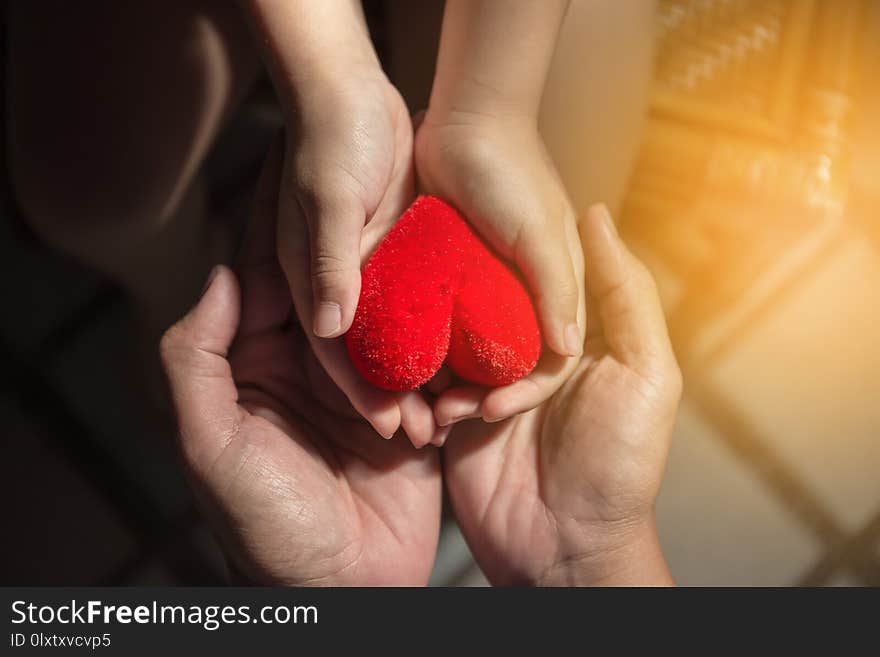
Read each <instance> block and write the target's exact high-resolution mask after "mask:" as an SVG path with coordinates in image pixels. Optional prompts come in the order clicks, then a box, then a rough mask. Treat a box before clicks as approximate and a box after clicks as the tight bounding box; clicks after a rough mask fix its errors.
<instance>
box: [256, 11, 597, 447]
mask: <svg viewBox="0 0 880 657" xmlns="http://www.w3.org/2000/svg"><path fill="white" fill-rule="evenodd" d="M244 4H245V7H246V9H247V10H248V14H249V15H250V16H251V23H252V25H253V26H254V29H255V32H256V34H257V35H258V36H259V37H260V38H259V39H258V41H259V43H260V44H261V45H262V50H263V55H264V60H265V61H266V63H267V66H268V68H269V71H270V73H271V75H272V78H273V82H274V86H275V88H276V90H277V92H278V96H279V98H280V100H281V104H282V108H283V110H284V113H285V116H286V123H287V144H286V155H285V167H284V168H285V172H284V175H283V178H282V193H281V198H280V202H279V208H280V221H279V239H278V250H279V257H280V260H281V263H282V268H283V270H284V272H285V274H286V277H287V280H288V283H289V285H290V289H291V293H292V296H293V300H294V306H295V307H296V310H297V313H298V315H299V317H300V320H301V322H302V324H303V326H307V327H309V328H310V329H311V330H310V331H309V333H310V335H309V340H310V342H311V345H312V348H313V349H314V351H315V354H316V355H317V357H318V359H319V361H320V362H321V363H322V365H323V366H324V367H325V369H326V370H327V372H328V373H329V374H330V376H331V378H332V379H333V380H334V381H335V382H336V384H337V385H338V386H339V387H340V388H341V389H342V390H343V391H344V392H345V393H346V395H347V396H348V398H349V399H350V401H351V402H352V404H353V405H354V407H355V408H356V409H357V410H358V411H359V412H361V413H362V414H363V415H364V417H365V418H366V419H367V420H368V421H369V422H370V423H371V424H372V425H373V426H374V427H375V428H376V430H377V431H378V432H379V433H380V434H382V435H383V436H386V437H387V436H389V435H391V434H392V433H393V432H394V431H395V430H396V429H397V427H398V426H399V425H400V424H401V423H404V424H409V425H418V426H423V423H422V422H421V421H414V420H412V419H409V418H404V417H403V416H404V415H405V414H408V413H411V412H412V413H416V414H418V415H419V416H424V415H425V414H426V409H427V410H428V411H430V410H431V409H430V407H429V406H428V403H429V402H428V401H427V400H426V398H425V397H424V396H422V395H420V394H418V393H408V394H406V395H400V394H397V395H395V394H392V393H388V392H386V391H380V390H377V389H375V388H373V387H371V386H367V385H365V383H364V381H363V380H362V379H361V378H360V376H359V375H358V373H357V372H356V371H355V370H354V368H353V367H352V366H351V364H350V362H349V361H348V359H347V358H346V355H345V350H344V347H343V345H342V342H341V341H340V340H338V339H336V338H338V337H339V336H341V335H342V334H343V333H345V331H347V330H348V328H349V327H350V325H351V321H352V319H353V317H354V312H355V308H356V305H357V299H358V295H359V291H360V267H361V265H362V264H363V261H364V259H365V258H366V256H367V255H368V254H369V253H370V252H371V251H372V249H373V248H374V247H375V245H376V242H377V240H375V239H368V237H370V235H368V233H370V234H371V235H372V236H373V237H381V235H383V234H384V233H385V232H387V230H389V229H390V227H391V225H393V222H394V221H395V220H396V218H397V217H398V216H399V215H400V214H401V212H402V211H403V210H404V209H405V207H406V206H407V205H408V204H409V202H410V201H411V200H412V198H413V197H414V194H415V187H414V178H413V173H414V172H413V160H412V152H413V134H412V127H411V124H410V121H409V118H408V116H407V113H406V109H405V106H404V104H403V100H402V99H401V97H400V95H399V94H398V93H397V91H396V90H395V89H394V88H393V87H392V86H391V85H390V83H389V82H388V80H387V78H386V77H385V75H384V73H383V72H382V71H381V68H380V66H379V62H378V59H377V57H376V55H375V53H374V51H373V49H372V45H371V44H370V41H369V35H368V34H367V32H366V28H365V22H364V19H363V15H362V12H361V9H360V5H359V3H357V2H354V1H353V0H330V1H328V2H324V3H308V2H301V1H300V2H297V1H296V0H294V1H289V0H247V1H246V2H244ZM567 6H568V2H567V0H566V1H563V0H553V1H552V2H548V3H540V5H539V4H536V3H529V2H513V3H510V2H499V1H497V0H477V1H474V2H458V1H452V2H449V3H448V4H447V9H446V14H445V16H444V20H443V29H442V37H441V44H440V53H439V57H438V65H437V74H436V77H435V80H434V91H433V93H432V97H431V102H430V105H429V107H428V110H427V114H426V115H425V121H424V123H423V126H422V128H420V130H419V140H418V142H417V143H416V148H415V157H416V160H417V162H416V164H417V166H418V170H419V171H418V172H419V177H420V179H421V190H422V191H428V192H433V193H436V194H438V195H440V196H441V197H443V198H444V199H445V200H447V201H449V202H451V203H452V204H453V205H455V206H457V207H458V208H459V209H460V210H461V211H462V212H463V213H464V214H465V216H467V217H468V219H469V220H470V221H471V223H472V224H473V225H474V227H475V228H476V229H477V231H478V232H479V233H480V234H481V236H482V237H483V238H484V239H486V240H487V241H488V242H489V243H490V244H492V245H493V246H494V247H495V248H496V249H497V250H498V251H499V252H500V253H501V255H502V256H503V257H506V258H508V259H509V260H511V261H512V262H513V263H514V264H515V265H517V266H518V267H519V268H520V269H521V271H522V272H523V273H524V274H525V276H526V279H527V281H528V282H529V285H530V289H531V291H532V293H533V296H534V298H535V300H536V306H537V311H538V315H539V320H540V322H541V327H542V334H543V338H544V340H545V343H546V344H547V347H548V349H546V350H545V352H546V356H545V358H544V359H543V360H542V362H541V363H540V364H539V366H538V368H537V370H536V371H535V372H534V373H533V374H532V375H531V376H530V377H528V378H527V380H525V381H523V382H520V383H519V384H518V385H514V386H513V387H511V388H509V389H505V394H504V395H503V396H501V395H493V394H492V393H489V394H488V395H487V391H486V390H485V389H475V388H464V389H462V388H460V387H456V388H454V389H453V390H452V391H451V396H442V395H441V397H440V398H439V400H438V401H437V407H436V409H434V410H435V411H436V413H435V418H436V419H437V423H435V426H434V427H433V428H432V430H431V432H430V433H425V434H419V435H415V436H410V437H411V439H412V440H413V443H414V444H419V445H421V444H425V443H427V442H433V443H435V444H440V443H441V442H442V439H441V437H440V436H441V435H442V433H443V431H442V427H441V426H440V425H441V424H442V423H443V422H444V421H445V420H447V419H449V418H450V416H451V414H452V413H453V412H455V413H458V414H460V405H461V402H462V399H461V396H462V395H463V394H467V395H469V396H468V397H467V403H483V399H482V398H483V397H484V396H485V397H486V399H485V408H484V412H485V414H486V415H487V417H491V418H493V419H494V418H498V417H509V416H511V415H514V414H516V413H519V412H522V411H525V410H528V409H530V408H534V407H535V406H536V405H538V404H539V403H540V402H541V401H543V400H544V399H546V398H548V397H549V396H550V395H551V394H552V393H553V391H554V390H555V389H557V388H558V387H559V386H560V385H561V384H562V381H563V380H564V379H565V377H566V376H567V374H568V373H570V371H571V370H572V369H573V367H574V365H575V363H576V361H577V356H578V355H579V354H580V348H581V342H582V338H583V325H584V312H583V289H582V285H581V284H580V281H581V280H582V276H581V275H580V273H581V263H580V252H579V249H578V248H577V246H576V243H577V235H576V230H575V228H574V214H573V211H572V209H571V205H570V203H569V202H568V200H567V198H566V195H565V191H564V189H563V188H562V184H561V183H560V182H559V179H558V177H557V175H556V173H555V171H554V170H553V166H552V164H551V162H550V159H549V157H548V156H547V155H546V153H545V152H544V150H543V147H542V145H541V141H540V137H539V136H538V134H537V113H538V109H539V106H540V100H541V92H542V90H543V85H544V79H545V77H546V75H547V69H548V67H549V63H550V59H551V57H552V54H553V50H554V44H555V40H556V36H557V34H558V32H559V28H560V25H561V23H562V19H563V17H564V15H565V11H566V9H567ZM511 39H514V40H515V41H516V42H517V44H518V47H517V48H516V49H515V56H514V55H513V54H512V53H511V49H510V48H509V44H510V42H511V41H510V40H511ZM487 88H488V89H490V90H491V91H490V92H486V91H485V90H486V89H487ZM472 119H479V120H472ZM483 119H486V120H483ZM464 124H466V125H464ZM489 172H492V175H488V174H489ZM424 426H427V425H424Z"/></svg>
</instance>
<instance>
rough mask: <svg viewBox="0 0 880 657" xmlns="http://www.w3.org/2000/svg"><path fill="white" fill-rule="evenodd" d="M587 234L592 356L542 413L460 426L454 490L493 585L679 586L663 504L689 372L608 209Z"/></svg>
mask: <svg viewBox="0 0 880 657" xmlns="http://www.w3.org/2000/svg"><path fill="white" fill-rule="evenodd" d="M580 235H581V244H582V245H583V249H584V259H585V261H586V269H587V273H586V281H587V306H588V315H587V317H588V320H589V321H588V325H587V338H586V342H585V345H584V354H583V357H582V358H581V360H580V363H579V364H578V366H577V368H576V370H575V372H574V373H573V375H572V376H571V377H570V378H569V379H568V380H567V381H566V383H565V384H564V385H563V386H562V387H561V388H560V390H559V391H558V392H557V393H556V394H555V395H553V397H552V398H551V399H550V400H549V401H548V402H546V403H545V404H543V405H541V406H540V407H539V408H537V409H535V410H533V411H530V412H528V413H525V414H522V415H519V416H517V417H515V418H512V419H509V420H506V421H504V422H500V423H497V424H486V423H484V422H482V421H480V420H475V421H469V422H463V423H460V424H458V425H456V427H455V429H454V430H453V432H452V434H451V435H450V437H449V441H448V442H447V444H446V446H445V447H444V450H443V459H444V477H445V479H446V484H447V488H448V491H449V498H450V500H451V503H452V507H453V510H454V512H455V515H456V518H457V519H458V522H459V524H460V526H461V529H462V532H463V533H464V536H465V538H466V539H467V541H468V544H469V545H470V547H471V549H472V551H473V553H474V555H475V557H476V559H477V561H478V562H479V564H480V565H481V566H482V568H483V570H484V572H485V573H486V574H487V576H488V577H489V579H490V580H491V581H492V582H493V583H506V584H510V583H523V582H525V583H537V584H581V585H583V584H605V585H610V584H626V585H645V584H671V583H672V579H671V576H670V575H669V571H668V569H667V567H666V563H665V561H664V559H663V556H662V552H661V551H660V547H659V543H658V540H657V535H656V530H655V526H654V512H653V508H654V501H655V498H656V496H657V493H658V490H659V487H660V482H661V479H662V476H663V469H664V466H665V462H666V456H667V452H668V449H669V442H670V435H671V431H672V426H673V422H674V419H675V414H676V409H677V406H678V401H679V398H680V395H681V375H680V372H679V369H678V366H677V364H676V361H675V357H674V355H673V352H672V348H671V346H670V343H669V338H668V336H667V332H666V326H665V322H664V317H663V312H662V310H661V307H660V302H659V299H658V296H657V292H656V288H655V286H654V283H653V280H652V279H651V276H650V275H649V274H648V272H647V270H646V269H645V268H644V267H643V266H642V265H641V264H640V263H639V262H638V261H637V260H636V259H635V258H634V257H633V256H632V255H631V254H630V253H629V251H628V250H627V249H626V247H625V246H624V244H623V243H622V242H621V240H620V238H619V237H618V236H617V233H616V231H615V229H614V224H613V222H612V221H611V218H610V217H609V216H608V213H607V211H606V210H605V209H604V208H603V207H601V206H597V207H594V208H592V209H591V210H590V212H588V213H587V215H586V217H585V218H584V219H583V220H582V221H581V225H580Z"/></svg>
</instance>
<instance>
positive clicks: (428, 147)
mask: <svg viewBox="0 0 880 657" xmlns="http://www.w3.org/2000/svg"><path fill="white" fill-rule="evenodd" d="M568 4H569V3H568V1H567V0H552V1H551V2H543V3H528V2H504V1H502V0H480V1H478V2H468V1H466V0H464V1H462V0H450V2H447V4H446V9H445V14H444V19H443V31H442V34H441V39H440V52H439V56H438V60H437V73H436V76H435V79H434V87H433V89H432V92H431V100H430V103H429V105H428V110H427V112H426V114H425V118H424V121H423V122H422V123H421V125H420V127H419V129H418V131H417V133H416V143H415V149H416V150H415V153H416V169H417V171H418V176H419V184H420V186H421V187H422V189H424V190H425V191H428V192H430V193H433V194H436V195H438V196H440V197H442V198H444V199H446V200H447V201H449V202H450V203H452V204H453V205H455V206H457V207H458V208H459V210H461V212H462V213H463V214H464V216H466V217H467V218H468V221H470V222H471V223H472V224H473V226H474V227H475V228H476V230H477V231H478V232H479V233H480V234H481V235H482V236H483V237H484V238H485V239H486V240H487V241H488V242H489V243H490V244H491V245H492V246H493V247H494V248H495V249H496V250H497V251H498V252H499V253H500V255H501V256H502V257H504V258H506V259H507V260H508V261H510V262H512V263H513V264H514V265H516V266H517V268H518V269H519V270H520V271H521V272H522V273H523V275H524V277H525V279H526V281H527V283H528V285H529V288H530V290H531V292H532V297H533V299H534V301H535V305H536V310H537V313H538V317H539V321H540V324H541V329H542V337H543V339H544V341H545V343H546V345H547V347H548V348H547V349H545V350H544V355H543V357H542V359H541V361H540V362H539V364H538V366H537V367H536V369H535V370H534V371H533V372H532V373H531V374H530V375H529V376H527V377H525V378H524V379H522V380H520V381H517V382H515V383H513V384H511V385H508V386H504V387H502V388H498V389H494V390H487V389H485V388H480V387H477V386H454V387H452V388H450V389H449V390H447V391H446V392H445V393H444V394H442V395H441V396H440V397H439V399H438V400H437V402H436V404H435V406H434V411H435V417H436V419H437V422H438V424H439V425H441V426H446V425H448V424H450V423H453V422H455V421H456V420H457V419H459V418H462V417H468V416H471V415H473V414H479V415H481V416H482V417H483V418H484V419H487V420H498V419H502V418H506V417H511V416H514V415H516V414H517V413H522V412H524V411H527V410H529V409H532V408H535V407H536V406H538V405H539V404H540V403H541V402H543V401H545V400H546V399H548V398H549V397H550V396H551V395H552V394H553V393H554V392H555V391H556V390H557V389H558V388H559V387H560V386H561V385H562V383H563V381H565V380H566V379H567V378H568V376H569V375H570V374H571V372H572V371H573V370H574V368H575V366H576V365H577V362H578V357H579V356H580V353H581V348H582V343H583V335H584V329H583V327H584V323H585V312H584V291H583V285H582V280H583V262H582V259H581V252H580V247H579V245H578V239H577V229H576V222H575V213H574V209H573V208H572V205H571V203H570V201H569V199H568V196H567V194H566V191H565V189H564V187H563V185H562V183H561V181H560V179H559V176H558V174H557V172H556V170H555V169H554V166H553V163H552V161H551V159H550V156H549V155H548V153H547V151H546V149H545V147H544V144H543V141H542V139H541V136H540V134H539V132H538V112H539V108H540V104H541V96H542V92H543V88H544V82H545V79H546V76H547V71H548V68H549V66H550V60H551V57H552V55H553V52H554V48H555V44H556V38H557V35H558V33H559V30H560V27H561V25H562V21H563V18H564V16H565V12H566V10H567V8H568ZM512 43H515V44H516V47H515V48H511V47H510V44H512Z"/></svg>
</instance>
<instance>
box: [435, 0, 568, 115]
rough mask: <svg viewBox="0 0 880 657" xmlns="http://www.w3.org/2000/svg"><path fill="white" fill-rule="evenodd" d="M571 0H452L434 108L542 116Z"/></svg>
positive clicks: (437, 112) (445, 111)
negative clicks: (546, 84) (545, 91)
mask: <svg viewBox="0 0 880 657" xmlns="http://www.w3.org/2000/svg"><path fill="white" fill-rule="evenodd" d="M568 5H569V0H545V1H542V2H533V1H530V0H447V2H446V9H445V13H444V16H443V30H442V33H441V37H440V52H439V54H438V58H437V72H436V75H435V78H434V86H433V89H432V92H431V101H430V110H429V111H430V112H431V113H432V114H433V115H435V116H447V115H449V114H451V113H455V112H464V113H473V114H482V113H491V114H497V113H512V114H517V115H521V114H530V115H533V116H536V115H537V112H538V107H539V105H540V101H541V94H542V92H543V89H544V82H545V80H546V77H547V70H548V68H549V66H550V60H551V59H552V56H553V51H554V49H555V46H556V38H557V36H558V34H559V29H560V27H561V25H562V19H563V18H564V16H565V12H566V10H567V8H568Z"/></svg>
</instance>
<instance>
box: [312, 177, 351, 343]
mask: <svg viewBox="0 0 880 657" xmlns="http://www.w3.org/2000/svg"><path fill="white" fill-rule="evenodd" d="M333 187H334V186H333V185H324V186H322V191H320V192H314V191H313V192H310V193H308V194H303V195H302V196H303V199H301V203H302V204H303V210H304V212H305V216H306V221H307V223H308V227H309V241H310V246H311V249H310V256H311V281H312V293H313V295H314V317H313V330H314V332H315V335H317V336H318V337H320V338H335V337H337V336H339V335H342V334H343V333H345V332H346V331H347V330H348V329H349V327H350V326H351V322H352V320H353V319H354V312H355V309H356V308H357V302H358V296H359V295H360V289H361V256H360V251H361V233H362V231H363V228H364V223H365V222H366V216H365V211H364V208H363V204H362V203H360V202H359V201H358V199H357V198H356V197H355V196H354V195H351V194H347V193H344V192H341V191H328V190H329V189H332V188H333ZM337 187H338V186H337Z"/></svg>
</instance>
